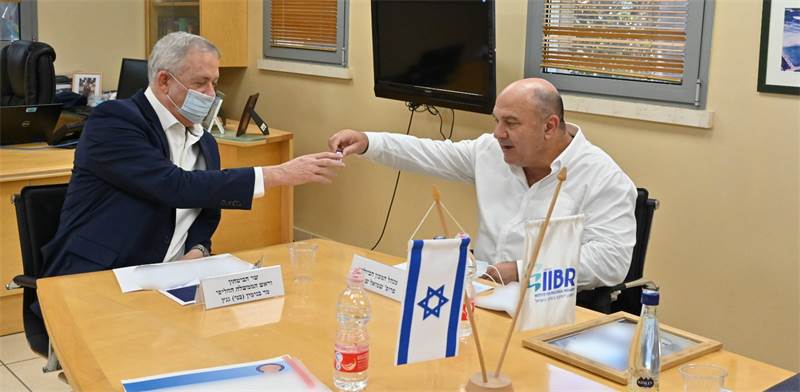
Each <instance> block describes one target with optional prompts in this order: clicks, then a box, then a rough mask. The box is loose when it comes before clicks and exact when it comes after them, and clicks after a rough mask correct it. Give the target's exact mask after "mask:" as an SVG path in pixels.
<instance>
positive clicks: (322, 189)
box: [221, 0, 800, 371]
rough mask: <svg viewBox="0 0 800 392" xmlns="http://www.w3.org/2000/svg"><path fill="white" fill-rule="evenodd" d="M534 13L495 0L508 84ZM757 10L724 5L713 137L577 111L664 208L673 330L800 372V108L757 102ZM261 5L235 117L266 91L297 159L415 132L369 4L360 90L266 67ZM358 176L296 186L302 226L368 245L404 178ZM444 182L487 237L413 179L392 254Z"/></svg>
mask: <svg viewBox="0 0 800 392" xmlns="http://www.w3.org/2000/svg"><path fill="white" fill-rule="evenodd" d="M525 3H526V2H524V1H522V0H504V1H498V2H497V9H496V12H497V32H496V34H497V56H498V70H497V79H498V86H504V85H506V84H507V83H508V82H510V81H512V80H514V79H517V78H520V77H522V72H523V71H522V69H523V61H524V59H523V53H524V48H525V46H524V42H525V39H524V36H523V34H524V30H525V28H524V23H525V16H524V15H525V13H526V5H525ZM760 4H761V2H760V1H755V0H747V1H745V0H719V1H718V2H717V7H716V17H715V22H714V32H713V47H712V59H711V71H710V74H711V80H710V83H709V88H710V92H709V97H708V98H709V108H710V109H711V110H714V111H715V119H714V123H715V126H714V128H713V129H712V130H702V129H695V128H687V127H680V126H671V125H663V124H656V123H649V122H643V121H633V120H623V119H618V118H611V117H602V116H595V115H586V114H578V113H568V114H567V115H568V116H569V120H571V121H574V122H577V123H579V124H580V125H581V126H582V127H583V129H584V131H585V132H586V134H587V135H588V137H589V138H590V139H591V140H592V141H593V142H594V143H595V144H597V145H599V146H601V147H602V148H604V149H605V150H606V151H608V152H609V153H610V154H611V155H612V156H613V157H614V158H615V159H616V160H617V161H618V162H619V164H620V165H621V166H622V167H623V169H624V170H626V171H627V172H628V173H629V175H630V176H631V177H632V178H633V180H634V181H635V182H636V183H637V184H638V185H639V186H644V187H647V188H649V190H650V191H651V194H652V195H653V196H654V197H656V198H658V199H660V200H661V202H662V204H661V205H662V207H661V209H660V210H658V211H657V213H656V216H655V223H654V228H653V232H652V237H651V238H652V240H651V243H650V248H649V253H648V260H647V268H646V274H647V276H649V277H651V278H653V279H655V280H656V281H658V282H659V283H660V284H661V286H662V287H663V296H664V300H663V305H662V306H661V315H662V316H663V320H664V321H665V322H667V323H669V324H672V325H674V326H677V327H681V328H685V329H688V330H691V331H693V332H696V333H699V334H702V335H705V336H708V337H711V338H715V339H719V340H721V341H722V342H724V344H725V347H726V348H727V349H729V350H732V351H735V352H739V353H742V354H745V355H748V356H752V357H755V358H757V359H760V360H763V361H766V362H770V363H773V364H776V365H779V366H782V367H785V368H789V369H792V370H794V371H798V370H800V358H798V355H800V354H798V353H800V347H799V346H798V338H799V336H798V334H799V332H798V331H799V330H800V324H799V323H798V313H800V302H798V297H800V291H798V278H800V276H799V275H800V271H798V261H799V260H800V257H799V254H798V239H799V238H800V233H799V232H798V220H799V219H798V218H800V211H799V210H798V204H799V201H800V194H799V193H798V174H800V173H799V170H798V169H799V168H800V162H799V161H798V151H799V150H800V142H799V141H798V134H800V103H798V100H797V98H796V97H789V96H781V95H773V94H760V93H758V92H756V72H757V56H758V42H759V41H758V39H759V33H760V15H761V5H760ZM249 6H250V51H251V52H250V62H251V65H250V67H248V68H247V69H246V70H226V71H224V72H223V80H222V85H221V89H222V90H223V91H225V92H226V93H228V97H229V98H230V99H229V100H228V101H227V102H226V104H225V108H226V109H228V110H230V111H231V112H232V113H234V112H237V111H239V110H241V107H242V105H243V104H244V98H245V97H246V96H247V95H249V94H251V93H253V92H260V93H261V98H260V101H259V103H258V110H259V112H260V113H262V115H263V116H265V118H266V119H267V120H268V122H269V123H270V125H271V126H273V127H277V128H282V129H287V130H292V131H294V132H295V138H296V153H297V154H298V155H299V154H306V153H312V152H316V151H320V150H323V149H325V148H326V144H325V142H326V138H327V137H328V136H329V135H330V134H331V133H333V132H334V131H336V130H338V129H340V128H345V127H352V128H357V129H369V130H393V131H404V130H405V126H406V123H407V121H408V112H407V111H406V110H405V108H404V105H403V103H401V102H396V101H390V100H385V99H378V98H375V97H374V94H373V92H372V87H373V82H372V78H373V73H372V54H371V34H370V17H369V2H368V1H366V0H352V1H351V3H350V12H351V16H350V56H349V61H350V67H351V68H352V71H353V75H354V76H353V79H352V80H349V81H342V80H334V79H326V78H319V77H311V76H302V75H294V74H286V73H278V72H269V71H261V70H257V69H256V67H255V62H256V60H257V59H258V58H260V57H261V55H262V49H261V45H262V40H261V39H259V37H261V34H262V5H261V1H258V0H251V2H250V4H249ZM447 116H448V117H446V118H447V119H448V120H449V112H448V113H447ZM492 124H493V122H492V120H491V118H490V117H489V116H484V115H475V114H470V113H465V112H457V114H456V133H455V138H456V139H464V138H473V137H476V136H478V135H479V134H480V133H481V132H484V131H486V130H489V129H491V126H492ZM437 127H438V121H435V120H434V119H432V118H431V116H426V115H417V116H415V120H414V127H413V129H414V130H413V134H415V135H417V136H426V137H434V136H435V134H436V129H437ZM347 165H348V168H347V169H346V170H344V171H342V172H341V174H340V175H339V177H338V178H337V179H336V183H335V184H334V185H331V186H317V185H310V186H303V187H299V188H298V189H297V191H296V195H297V196H296V204H295V205H296V210H295V214H296V215H295V223H296V226H297V227H299V228H302V229H305V230H308V231H310V232H314V233H317V234H319V235H322V236H326V237H329V238H332V239H336V240H339V241H343V242H347V243H351V244H356V245H360V246H371V245H372V243H373V242H374V241H375V240H376V238H377V236H378V233H379V231H380V228H381V225H382V223H383V218H384V214H385V212H386V208H387V205H388V201H389V197H390V195H391V191H392V186H393V184H394V172H393V171H391V170H388V169H385V168H382V167H379V166H377V165H374V164H371V163H368V162H365V161H363V160H361V159H358V158H353V159H349V160H348V161H347ZM434 183H435V184H438V185H439V186H440V189H441V190H442V193H443V195H444V198H445V201H446V203H447V204H448V206H449V207H450V209H451V210H452V211H453V212H454V213H455V214H456V216H457V217H458V218H459V219H460V220H461V222H462V223H463V224H465V225H466V226H467V227H468V229H469V230H471V231H473V232H474V228H475V225H476V217H475V194H474V191H473V189H472V187H471V186H469V185H465V184H455V183H449V182H446V181H441V180H435V179H431V178H423V177H420V176H415V175H410V174H403V175H402V177H401V179H400V188H399V190H398V194H397V200H396V202H395V207H394V208H395V209H394V211H393V213H392V217H391V220H390V225H389V228H388V230H387V232H386V236H385V238H384V239H383V242H382V243H381V246H380V247H379V248H378V249H379V250H382V251H385V252H389V253H393V254H404V253H405V242H406V241H407V240H408V237H409V235H410V234H411V232H412V230H413V228H414V225H415V224H416V223H417V221H418V219H420V218H421V216H422V214H423V213H424V211H425V208H427V206H428V204H429V203H430V196H429V195H430V190H429V189H430V184H434ZM431 226H435V225H431ZM428 232H431V231H430V230H429V231H428Z"/></svg>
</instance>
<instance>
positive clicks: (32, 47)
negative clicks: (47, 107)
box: [0, 40, 56, 106]
mask: <svg viewBox="0 0 800 392" xmlns="http://www.w3.org/2000/svg"><path fill="white" fill-rule="evenodd" d="M54 61H56V52H55V50H53V47H52V46H50V45H48V44H46V43H44V42H34V41H23V40H18V41H14V42H12V43H10V44H9V45H8V46H6V47H4V48H3V49H2V51H0V86H1V89H0V92H1V93H0V94H1V96H0V106H17V105H39V104H45V103H53V98H54V97H55V94H56V75H55V69H54V68H53V62H54Z"/></svg>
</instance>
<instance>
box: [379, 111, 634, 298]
mask: <svg viewBox="0 0 800 392" xmlns="http://www.w3.org/2000/svg"><path fill="white" fill-rule="evenodd" d="M568 129H573V130H574V137H573V139H572V141H571V142H570V144H569V146H567V148H566V149H565V150H564V151H563V152H562V153H561V154H560V155H559V156H558V157H557V158H556V159H555V160H554V161H553V163H552V164H551V165H550V169H551V171H550V174H549V175H547V176H546V177H544V178H543V179H541V180H539V181H538V182H536V183H535V184H533V185H531V186H528V182H527V180H526V178H525V173H524V172H523V170H522V168H521V167H519V166H512V165H509V164H507V163H506V162H505V161H504V160H503V152H502V150H501V149H500V145H499V144H498V142H497V140H496V139H495V138H494V137H493V136H492V135H491V134H484V135H481V136H480V137H478V138H477V139H474V140H464V141H460V142H455V143H454V142H451V141H449V140H447V141H433V140H430V139H419V138H416V137H413V136H406V135H401V134H392V133H373V132H367V137H368V138H369V147H368V148H367V151H366V152H365V153H364V157H366V158H368V159H371V160H374V161H377V162H380V163H382V164H385V165H388V166H392V167H395V168H398V169H402V170H408V171H414V172H421V173H424V174H429V175H435V176H439V177H443V178H446V179H449V180H456V181H463V182H471V183H474V184H475V190H476V193H477V200H478V236H477V239H476V241H475V256H476V258H477V259H479V260H485V261H488V262H490V263H497V262H501V261H512V260H515V261H517V262H519V260H521V259H522V258H523V254H524V251H525V249H524V244H525V222H526V221H528V220H531V219H540V218H544V216H545V215H546V214H547V207H548V206H549V203H550V199H551V198H552V195H553V192H554V190H555V186H556V183H557V182H558V180H557V178H556V176H557V174H558V171H559V170H560V169H561V168H562V167H564V166H565V167H567V180H566V181H565V182H564V184H563V185H562V187H561V193H560V195H559V198H558V202H557V203H556V207H555V211H553V216H554V217H556V216H566V215H573V214H584V215H585V220H584V231H583V238H582V240H581V250H580V252H581V253H580V265H579V268H578V287H579V289H581V290H586V289H591V288H594V287H598V286H610V285H614V284H617V283H620V282H622V281H623V280H624V279H625V276H626V275H627V273H628V268H629V266H630V261H631V255H632V253H633V246H634V245H635V243H636V219H635V216H634V208H635V203H636V195H637V194H636V188H635V186H634V185H633V182H632V181H631V180H630V178H628V176H627V175H626V174H625V173H624V172H623V171H622V169H620V168H619V166H617V164H616V163H615V162H614V161H613V160H612V159H611V157H609V156H608V155H607V154H606V153H605V152H603V151H602V150H601V149H600V148H598V147H596V146H594V145H592V144H591V143H589V141H588V140H586V138H585V137H584V136H583V133H582V132H581V131H580V128H578V127H577V126H575V125H573V124H568Z"/></svg>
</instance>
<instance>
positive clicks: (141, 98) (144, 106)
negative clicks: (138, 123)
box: [131, 90, 169, 158]
mask: <svg viewBox="0 0 800 392" xmlns="http://www.w3.org/2000/svg"><path fill="white" fill-rule="evenodd" d="M131 100H132V101H133V102H134V103H136V106H138V107H139V111H141V112H142V115H144V118H145V119H146V120H147V123H148V124H149V125H150V129H152V130H154V132H155V134H156V138H158V140H159V141H160V142H161V152H163V153H164V156H165V157H167V158H169V142H167V134H166V133H165V132H164V128H163V127H161V121H158V115H156V111H155V110H153V107H152V106H151V105H150V102H149V101H148V100H147V97H145V95H144V90H139V92H138V93H136V94H134V95H133V96H132V97H131Z"/></svg>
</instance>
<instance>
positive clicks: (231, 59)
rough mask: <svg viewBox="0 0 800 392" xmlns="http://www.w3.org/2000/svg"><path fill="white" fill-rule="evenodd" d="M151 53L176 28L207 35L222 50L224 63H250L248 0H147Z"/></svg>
mask: <svg viewBox="0 0 800 392" xmlns="http://www.w3.org/2000/svg"><path fill="white" fill-rule="evenodd" d="M145 24H146V26H145V34H146V41H145V46H146V49H147V55H148V56H150V49H152V48H153V45H154V44H155V43H156V41H158V40H159V38H161V37H163V36H164V35H166V34H169V33H171V32H174V31H186V32H189V33H192V34H199V35H202V36H203V37H206V38H207V39H208V40H209V41H211V42H212V43H213V44H214V45H216V46H217V48H218V49H219V50H220V52H221V53H222V58H221V59H220V66H221V67H246V66H247V0H199V1H198V0H195V1H183V0H146V1H145Z"/></svg>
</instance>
